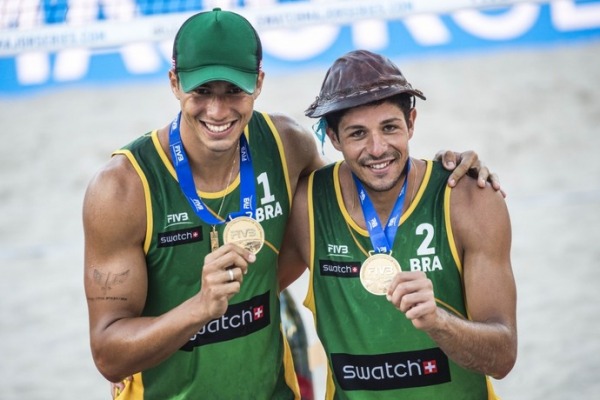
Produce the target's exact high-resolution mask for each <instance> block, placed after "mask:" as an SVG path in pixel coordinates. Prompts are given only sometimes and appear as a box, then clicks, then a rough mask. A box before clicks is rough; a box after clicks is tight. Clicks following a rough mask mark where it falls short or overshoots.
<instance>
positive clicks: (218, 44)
mask: <svg viewBox="0 0 600 400" xmlns="http://www.w3.org/2000/svg"><path fill="white" fill-rule="evenodd" d="M261 63H262V46H261V43H260V38H259V37H258V34H257V33H256V30H255V29H254V28H253V27H252V25H250V22H248V20H246V19H245V18H244V17H242V16H241V15H239V14H236V13H233V12H230V11H223V10H221V9H220V8H215V9H213V10H212V11H206V12H201V13H198V14H195V15H193V16H191V17H190V18H188V19H187V20H186V21H185V22H184V23H183V25H181V28H179V31H178V32H177V35H176V36H175V42H174V43H173V66H174V68H175V72H176V73H177V75H178V76H179V81H180V82H181V87H182V88H183V90H184V91H185V92H190V91H192V90H194V89H195V88H197V87H198V86H200V85H202V84H204V83H206V82H210V81H226V82H231V83H233V84H234V85H236V86H238V87H239V88H240V89H242V90H243V91H244V92H246V93H254V90H255V88H256V79H257V78H258V72H259V71H260V69H261Z"/></svg>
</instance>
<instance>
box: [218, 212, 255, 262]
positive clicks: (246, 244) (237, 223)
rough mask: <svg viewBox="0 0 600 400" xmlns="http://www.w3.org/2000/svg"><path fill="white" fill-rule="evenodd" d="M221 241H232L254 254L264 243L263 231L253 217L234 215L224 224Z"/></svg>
mask: <svg viewBox="0 0 600 400" xmlns="http://www.w3.org/2000/svg"><path fill="white" fill-rule="evenodd" d="M223 241H224V242H225V244H227V243H233V244H236V245H238V246H240V247H243V248H244V249H246V250H248V251H251V252H252V253H254V254H256V253H258V252H259V251H260V249H261V248H262V247H263V244H264V243H265V231H264V229H263V227H262V226H261V225H260V223H258V222H257V221H256V220H255V219H253V218H250V217H243V216H242V217H236V218H234V219H232V220H230V221H228V222H227V225H225V229H224V230H223Z"/></svg>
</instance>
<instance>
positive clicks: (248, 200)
mask: <svg viewBox="0 0 600 400" xmlns="http://www.w3.org/2000/svg"><path fill="white" fill-rule="evenodd" d="M180 122H181V112H180V113H179V114H178V115H177V117H176V118H175V119H174V120H173V122H171V127H170V128H169V148H170V150H171V158H172V159H173V166H174V167H175V172H176V173H177V180H178V181H179V187H180V188H181V191H182V192H183V194H184V195H185V197H186V198H187V200H188V202H189V203H190V206H192V209H193V210H194V212H195V213H196V215H197V216H198V217H199V218H200V219H201V220H202V221H204V222H206V223H207V224H211V225H217V224H222V223H224V222H225V221H226V220H228V219H233V218H235V217H238V216H240V215H247V216H248V217H250V218H253V217H254V209H255V205H256V188H255V186H254V184H253V182H254V169H253V168H252V158H251V157H250V147H249V145H248V140H247V139H246V135H244V134H243V133H242V135H241V136H240V211H237V212H234V213H230V214H229V215H228V217H227V218H225V219H224V220H220V219H219V218H217V217H215V216H214V215H213V214H212V213H211V212H210V211H209V210H208V209H207V208H206V206H205V205H204V203H203V202H202V199H200V196H198V193H197V192H196V185H195V184H194V177H193V176H192V168H191V167H190V163H189V161H188V157H187V154H186V153H185V149H184V148H183V143H182V142H181V132H180V130H179V126H180Z"/></svg>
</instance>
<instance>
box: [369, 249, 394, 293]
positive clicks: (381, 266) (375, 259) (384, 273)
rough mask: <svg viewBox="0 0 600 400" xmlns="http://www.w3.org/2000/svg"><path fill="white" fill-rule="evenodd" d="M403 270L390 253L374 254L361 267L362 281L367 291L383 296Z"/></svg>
mask: <svg viewBox="0 0 600 400" xmlns="http://www.w3.org/2000/svg"><path fill="white" fill-rule="evenodd" d="M401 271H402V269H401V268H400V264H399V263H398V261H396V259H395V258H393V257H392V256H390V255H389V254H383V253H377V254H373V255H371V256H369V258H367V259H366V260H365V262H364V263H363V264H362V266H361V267H360V282H361V283H362V285H363V286H364V288H365V289H367V291H369V292H371V293H373V294H375V295H378V296H383V295H385V294H386V293H387V290H388V287H389V286H390V283H392V279H393V278H394V276H395V275H396V274H397V273H398V272H401Z"/></svg>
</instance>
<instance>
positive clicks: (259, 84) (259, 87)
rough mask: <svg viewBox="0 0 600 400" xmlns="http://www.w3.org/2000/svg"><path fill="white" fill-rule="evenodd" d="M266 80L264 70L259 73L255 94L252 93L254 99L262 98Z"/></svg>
mask: <svg viewBox="0 0 600 400" xmlns="http://www.w3.org/2000/svg"><path fill="white" fill-rule="evenodd" d="M264 80H265V73H264V72H263V71H262V70H260V71H258V78H256V88H255V89H254V93H252V97H254V100H256V99H257V98H258V96H260V92H261V91H262V86H263V82H264Z"/></svg>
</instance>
